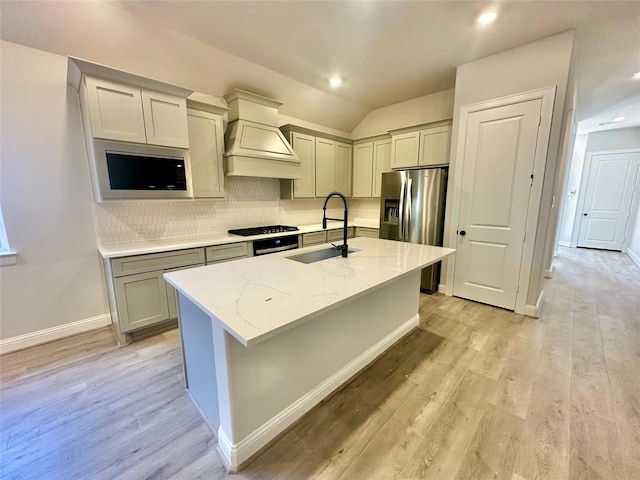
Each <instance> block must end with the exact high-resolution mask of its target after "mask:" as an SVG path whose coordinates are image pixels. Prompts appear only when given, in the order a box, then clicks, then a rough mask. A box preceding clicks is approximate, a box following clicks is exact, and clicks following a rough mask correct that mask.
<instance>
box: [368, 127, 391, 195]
mask: <svg viewBox="0 0 640 480" xmlns="http://www.w3.org/2000/svg"><path fill="white" fill-rule="evenodd" d="M390 171H391V139H389V140H378V141H375V142H373V182H372V187H371V196H372V197H379V196H380V192H381V191H382V174H383V173H386V172H390Z"/></svg>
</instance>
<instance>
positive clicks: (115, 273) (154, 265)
mask: <svg viewBox="0 0 640 480" xmlns="http://www.w3.org/2000/svg"><path fill="white" fill-rule="evenodd" d="M204 264H205V249H204V248H190V249H185V250H179V251H174V252H163V253H152V254H148V255H133V256H130V257H121V258H114V259H111V260H107V261H106V269H107V272H108V273H107V282H108V290H109V294H110V295H112V296H113V298H110V302H109V303H110V305H111V309H112V312H111V315H112V317H113V320H114V321H113V323H114V325H115V326H116V333H117V334H118V336H119V337H118V340H119V341H120V343H127V342H126V341H125V340H124V337H122V335H124V334H127V333H130V332H133V331H136V330H139V329H141V328H145V327H151V326H153V325H157V324H160V323H162V322H166V321H167V320H170V319H173V318H176V316H177V309H176V305H175V293H174V290H173V288H172V287H171V286H170V285H169V284H167V282H165V280H164V278H163V277H162V275H163V274H164V273H165V272H168V271H173V270H181V269H184V268H192V267H198V266H202V265H204Z"/></svg>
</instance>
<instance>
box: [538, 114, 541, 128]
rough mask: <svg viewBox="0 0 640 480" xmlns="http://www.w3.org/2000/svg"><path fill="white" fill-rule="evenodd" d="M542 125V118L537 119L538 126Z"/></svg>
mask: <svg viewBox="0 0 640 480" xmlns="http://www.w3.org/2000/svg"><path fill="white" fill-rule="evenodd" d="M540 125H542V116H540V117H538V126H540Z"/></svg>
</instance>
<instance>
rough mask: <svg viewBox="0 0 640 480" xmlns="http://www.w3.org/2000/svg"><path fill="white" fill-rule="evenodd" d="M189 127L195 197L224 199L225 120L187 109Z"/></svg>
mask: <svg viewBox="0 0 640 480" xmlns="http://www.w3.org/2000/svg"><path fill="white" fill-rule="evenodd" d="M187 125H188V129H189V156H190V158H191V183H192V185H193V196H194V197H195V198H216V197H224V195H225V191H224V171H223V166H222V155H223V154H224V151H223V149H224V145H223V140H222V116H221V115H215V114H213V113H209V112H202V111H200V110H193V109H188V110H187Z"/></svg>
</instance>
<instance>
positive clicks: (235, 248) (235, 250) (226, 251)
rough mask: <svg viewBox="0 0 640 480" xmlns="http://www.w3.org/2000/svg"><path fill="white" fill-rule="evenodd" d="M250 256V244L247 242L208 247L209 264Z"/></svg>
mask: <svg viewBox="0 0 640 480" xmlns="http://www.w3.org/2000/svg"><path fill="white" fill-rule="evenodd" d="M248 256H249V245H248V244H247V242H238V243H226V244H224V245H215V246H213V247H207V253H206V257H207V265H209V264H211V263H220V262H228V261H230V260H238V259H240V258H245V257H248Z"/></svg>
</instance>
